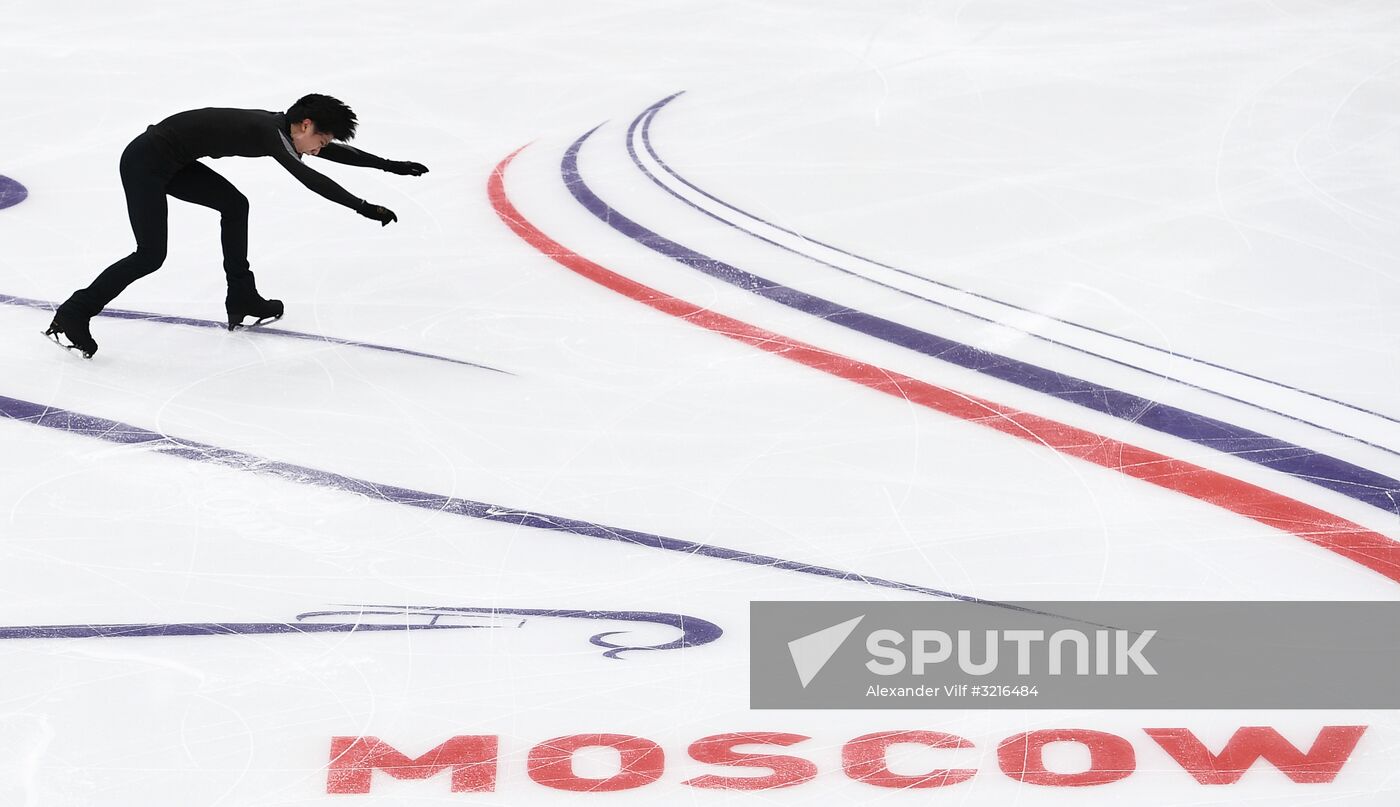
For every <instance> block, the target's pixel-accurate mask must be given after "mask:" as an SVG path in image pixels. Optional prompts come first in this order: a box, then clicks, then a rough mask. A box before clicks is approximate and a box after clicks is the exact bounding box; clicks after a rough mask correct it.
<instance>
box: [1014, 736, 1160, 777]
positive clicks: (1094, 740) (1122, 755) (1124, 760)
mask: <svg viewBox="0 0 1400 807" xmlns="http://www.w3.org/2000/svg"><path fill="white" fill-rule="evenodd" d="M1050 743H1080V744H1082V745H1083V746H1084V747H1085V748H1088V749H1089V770H1087V771H1082V772H1080V773H1055V772H1054V771H1050V770H1046V768H1045V746H1047V745H1049V744H1050ZM997 763H998V764H1000V765H1001V769H1002V771H1003V772H1005V773H1006V775H1007V776H1010V777H1011V778H1012V779H1019V780H1020V781H1022V782H1028V783H1030V784H1033V785H1046V786H1049V787H1085V786H1087V785H1106V784H1108V783H1109V782H1116V781H1118V780H1119V779H1122V778H1123V777H1125V776H1127V775H1128V774H1130V773H1132V772H1133V771H1134V770H1135V769H1136V768H1137V755H1136V754H1135V753H1133V746H1132V744H1131V743H1129V742H1128V741H1127V740H1125V739H1123V738H1122V737H1119V736H1118V735H1116V734H1105V733H1104V732H1102V731H1090V730H1088V729H1045V730H1042V731H1032V732H1028V733H1026V734H1017V735H1016V736H1014V737H1007V738H1006V739H1005V740H1003V741H1002V744H1001V745H1000V746H998V747H997Z"/></svg>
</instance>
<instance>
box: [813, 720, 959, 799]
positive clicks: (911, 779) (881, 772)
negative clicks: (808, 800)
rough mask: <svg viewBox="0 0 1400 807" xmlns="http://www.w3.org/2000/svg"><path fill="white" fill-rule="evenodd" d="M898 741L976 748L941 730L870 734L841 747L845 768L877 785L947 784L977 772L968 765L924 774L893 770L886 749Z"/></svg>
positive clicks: (857, 777) (935, 745)
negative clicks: (902, 772)
mask: <svg viewBox="0 0 1400 807" xmlns="http://www.w3.org/2000/svg"><path fill="white" fill-rule="evenodd" d="M898 743H915V744H918V745H927V746H929V747H931V748H971V747H972V743H970V742H968V741H967V740H964V739H963V738H961V737H958V736H957V735H954V734H944V733H943V732H941V731H891V732H883V733H880V734H867V735H865V736H863V737H857V738H855V739H854V740H851V741H850V742H848V743H846V746H845V747H844V748H842V749H841V767H842V768H844V769H845V770H846V775H847V776H849V777H851V778H852V779H855V780H856V781H858V782H865V783H866V784H869V785H875V786H877V787H943V786H944V785H955V784H957V783H958V782H966V781H967V780H968V779H971V778H972V777H973V776H975V775H976V774H977V771H975V770H969V769H967V768H955V769H952V770H940V771H929V772H928V773H926V774H924V775H923V776H901V775H899V774H897V773H893V772H891V771H890V769H889V766H888V765H887V764H886V762H885V751H886V750H887V749H888V748H889V747H890V746H892V745H896V744H898Z"/></svg>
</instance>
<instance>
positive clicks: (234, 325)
mask: <svg viewBox="0 0 1400 807" xmlns="http://www.w3.org/2000/svg"><path fill="white" fill-rule="evenodd" d="M281 318H282V315H281V314H278V315H277V316H275V317H259V318H258V321H257V322H250V323H248V324H247V325H244V324H243V323H242V322H230V323H229V324H228V329H229V330H230V331H243V330H247V329H248V328H257V327H260V326H263V325H266V324H267V323H269V322H276V321H277V320H279V319H281Z"/></svg>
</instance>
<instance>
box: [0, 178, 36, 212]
mask: <svg viewBox="0 0 1400 807" xmlns="http://www.w3.org/2000/svg"><path fill="white" fill-rule="evenodd" d="M28 197H29V189H27V188H25V187H24V186H23V185H21V184H19V183H18V182H16V181H14V180H13V179H10V178H9V177H7V176H3V175H0V210H4V209H5V208H7V207H14V206H15V205H17V204H19V203H20V202H23V201H24V200H25V199H26V198H28Z"/></svg>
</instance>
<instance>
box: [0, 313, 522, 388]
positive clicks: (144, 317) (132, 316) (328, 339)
mask: <svg viewBox="0 0 1400 807" xmlns="http://www.w3.org/2000/svg"><path fill="white" fill-rule="evenodd" d="M0 305H13V306H20V307H23V308H37V309H39V310H40V311H53V310H54V309H56V308H58V304H57V303H53V302H50V301H48V300H33V299H29V298H27V297H14V296H11V295H8V294H0ZM98 316H99V317H110V318H112V319H126V320H135V321H138V322H154V323H156V324H159V325H183V326H185V327H188V328H213V329H215V330H220V331H227V330H228V323H227V322H219V321H216V320H212V319H193V318H190V317H175V316H168V315H166V314H154V313H151V312H149V311H128V310H124V309H121V308H108V309H106V310H104V311H103V312H102V313H101V314H98ZM238 332H239V333H260V334H267V335H268V336H281V337H285V338H287V339H300V340H302V341H307V342H324V343H326V344H330V345H343V346H345V347H361V348H365V349H367V350H377V351H380V352H381V353H395V354H398V355H400V356H413V357H416V358H420V359H431V360H433V361H445V362H448V363H449V364H456V365H460V366H463V367H475V368H477V369H478V370H489V371H491V372H493V373H501V374H502V375H515V373H512V372H510V371H509V370H502V369H500V368H497V367H491V366H488V365H485V364H478V363H476V362H472V361H466V360H464V359H454V358H451V357H450V356H438V355H436V354H433V353H421V352H419V351H417V350H409V349H408V348H402V347H391V346H389V345H376V344H374V343H372V342H358V341H356V340H354V339H341V338H340V337H336V336H322V335H320V334H315V333H303V332H301V331H288V330H283V329H281V328H269V327H267V326H266V325H259V326H257V327H256V328H249V327H244V328H240V329H239V331H238Z"/></svg>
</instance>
